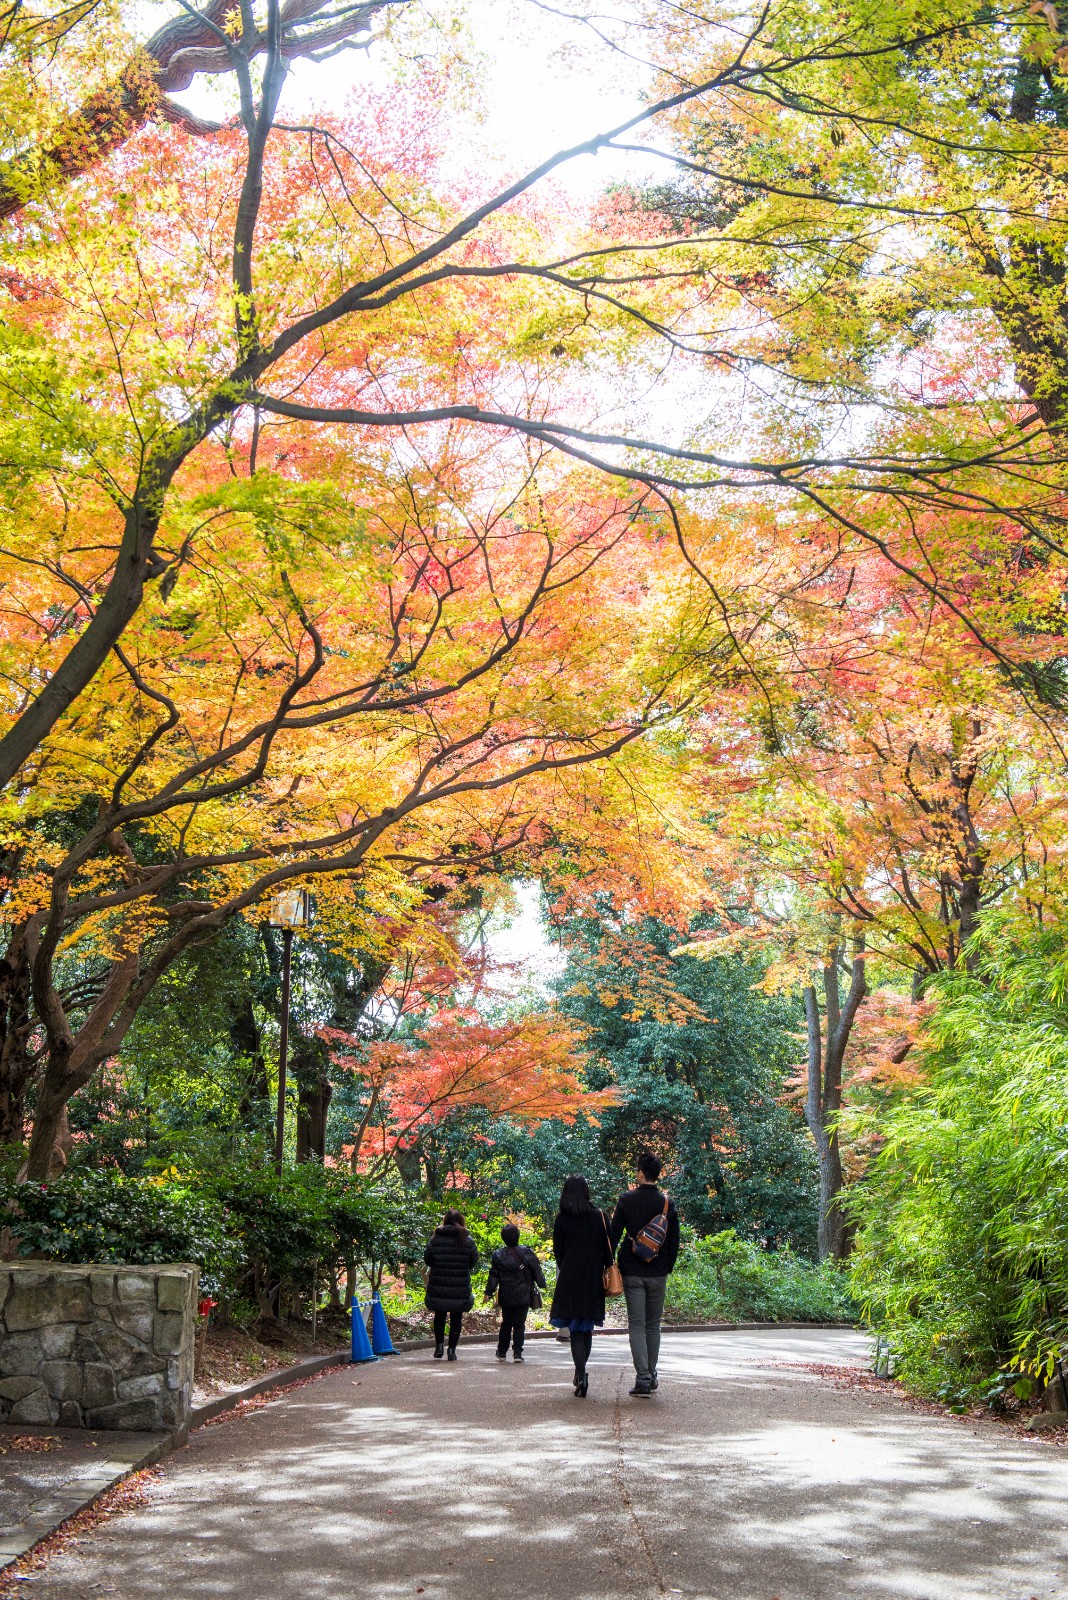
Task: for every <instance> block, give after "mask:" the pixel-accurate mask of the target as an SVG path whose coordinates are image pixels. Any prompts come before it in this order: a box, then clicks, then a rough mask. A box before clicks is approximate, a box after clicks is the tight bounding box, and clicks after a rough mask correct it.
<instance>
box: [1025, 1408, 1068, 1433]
mask: <svg viewBox="0 0 1068 1600" xmlns="http://www.w3.org/2000/svg"><path fill="white" fill-rule="evenodd" d="M1024 1427H1025V1428H1026V1429H1027V1431H1028V1433H1045V1432H1046V1430H1047V1429H1049V1428H1068V1415H1066V1414H1065V1413H1064V1412H1063V1411H1036V1412H1035V1414H1034V1416H1033V1417H1028V1419H1027V1421H1026V1422H1025V1423H1024Z"/></svg>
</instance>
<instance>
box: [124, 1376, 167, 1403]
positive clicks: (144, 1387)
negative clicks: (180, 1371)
mask: <svg viewBox="0 0 1068 1600" xmlns="http://www.w3.org/2000/svg"><path fill="white" fill-rule="evenodd" d="M118 1391H119V1399H120V1400H155V1398H156V1397H157V1395H159V1394H161V1393H162V1392H163V1378H162V1375H161V1374H160V1373H155V1374H151V1373H150V1374H149V1375H148V1376H147V1377H144V1378H123V1380H122V1382H121V1383H120V1384H119V1386H118Z"/></svg>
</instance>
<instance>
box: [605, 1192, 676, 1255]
mask: <svg viewBox="0 0 1068 1600" xmlns="http://www.w3.org/2000/svg"><path fill="white" fill-rule="evenodd" d="M663 1209H664V1191H663V1190H662V1189H658V1188H657V1187H656V1185H655V1184H652V1183H640V1184H639V1185H638V1187H637V1188H636V1189H628V1190H627V1192H626V1194H621V1195H620V1197H619V1199H618V1200H617V1201H616V1209H615V1211H614V1213H613V1215H612V1229H611V1231H612V1244H613V1246H615V1245H617V1244H619V1241H620V1240H621V1239H623V1244H622V1246H621V1247H620V1251H619V1258H618V1259H619V1270H620V1272H621V1273H622V1274H623V1276H624V1277H625V1278H626V1277H632V1278H634V1277H637V1278H666V1277H667V1275H668V1273H669V1272H670V1271H671V1269H672V1267H674V1265H675V1258H676V1257H677V1255H678V1253H679V1214H678V1212H677V1211H676V1210H675V1202H674V1200H669V1201H668V1231H667V1238H666V1239H665V1240H664V1242H663V1244H662V1245H661V1246H660V1249H659V1250H658V1251H657V1253H656V1255H655V1256H654V1257H653V1259H652V1260H651V1261H643V1260H642V1258H641V1257H640V1256H636V1255H635V1254H634V1251H633V1250H632V1249H631V1243H630V1241H631V1240H632V1239H633V1237H634V1235H635V1234H636V1233H640V1232H641V1231H642V1229H643V1228H644V1227H645V1224H646V1223H647V1222H651V1221H652V1220H653V1218H654V1217H655V1216H657V1215H658V1214H659V1213H660V1212H661V1211H663ZM624 1234H625V1235H626V1238H624Z"/></svg>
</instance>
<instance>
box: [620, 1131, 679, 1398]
mask: <svg viewBox="0 0 1068 1600" xmlns="http://www.w3.org/2000/svg"><path fill="white" fill-rule="evenodd" d="M662 1168H663V1162H662V1161H661V1160H660V1157H659V1156H657V1155H654V1154H653V1152H652V1151H651V1150H644V1151H643V1152H642V1154H641V1155H640V1156H639V1157H638V1184H637V1187H636V1188H634V1189H628V1190H627V1192H626V1194H621V1195H620V1197H619V1199H618V1201H617V1202H616V1209H615V1212H614V1213H613V1216H612V1223H611V1228H610V1233H611V1237H612V1248H613V1250H614V1249H615V1248H616V1246H617V1245H618V1246H619V1256H618V1258H617V1259H618V1262H619V1270H620V1272H621V1273H622V1274H623V1293H624V1295H625V1297H626V1301H627V1332H628V1333H629V1334H630V1353H631V1359H632V1360H633V1362H634V1372H635V1379H634V1387H633V1389H632V1390H631V1391H630V1392H631V1394H633V1395H640V1396H646V1395H651V1394H652V1392H653V1390H654V1389H657V1388H659V1386H660V1380H659V1378H658V1377H657V1371H656V1364H657V1361H658V1359H659V1356H660V1324H661V1322H662V1320H663V1316H664V1300H665V1298H666V1295H667V1280H668V1274H669V1273H670V1272H671V1270H672V1268H673V1267H674V1265H675V1260H676V1257H677V1256H678V1253H679V1214H678V1212H677V1211H676V1210H675V1202H674V1201H673V1200H672V1199H671V1197H670V1196H669V1195H666V1194H664V1193H662V1191H661V1190H660V1189H659V1188H658V1187H657V1179H658V1178H659V1176H660V1173H661V1170H662ZM621 1240H622V1244H620V1241H621Z"/></svg>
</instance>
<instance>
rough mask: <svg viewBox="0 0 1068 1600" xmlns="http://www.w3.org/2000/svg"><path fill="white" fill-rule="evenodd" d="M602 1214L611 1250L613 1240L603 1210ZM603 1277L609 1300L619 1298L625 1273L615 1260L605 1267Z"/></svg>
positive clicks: (602, 1221)
mask: <svg viewBox="0 0 1068 1600" xmlns="http://www.w3.org/2000/svg"><path fill="white" fill-rule="evenodd" d="M600 1216H601V1223H602V1226H603V1227H604V1236H605V1238H606V1239H607V1241H608V1248H609V1250H611V1248H612V1240H611V1237H610V1235H609V1232H608V1223H607V1222H605V1218H604V1212H603V1211H602V1212H601V1214H600ZM601 1277H602V1278H603V1280H604V1292H605V1294H606V1295H607V1296H608V1298H609V1300H616V1299H618V1298H619V1296H620V1295H621V1294H622V1293H623V1274H622V1273H621V1272H620V1270H619V1268H618V1267H617V1266H616V1263H615V1262H614V1261H613V1262H612V1265H611V1266H610V1267H605V1269H604V1272H603V1273H602V1274H601Z"/></svg>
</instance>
